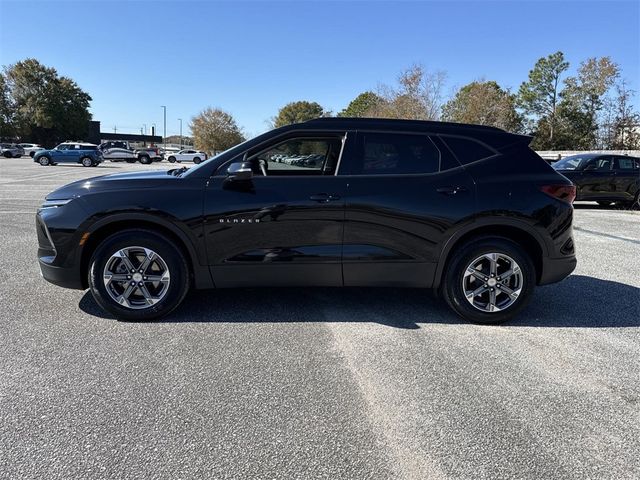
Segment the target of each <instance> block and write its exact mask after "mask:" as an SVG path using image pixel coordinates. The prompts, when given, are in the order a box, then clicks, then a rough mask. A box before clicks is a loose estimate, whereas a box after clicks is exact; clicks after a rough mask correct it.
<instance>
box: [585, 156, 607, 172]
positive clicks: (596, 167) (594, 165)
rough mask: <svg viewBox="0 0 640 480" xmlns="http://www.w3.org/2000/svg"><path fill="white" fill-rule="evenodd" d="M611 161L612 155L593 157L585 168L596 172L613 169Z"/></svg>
mask: <svg viewBox="0 0 640 480" xmlns="http://www.w3.org/2000/svg"><path fill="white" fill-rule="evenodd" d="M611 163H612V162H611V158H610V157H599V158H592V159H591V160H589V161H588V162H587V163H586V165H585V167H584V169H585V170H590V171H596V172H607V171H609V170H611Z"/></svg>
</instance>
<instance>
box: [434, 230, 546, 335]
mask: <svg viewBox="0 0 640 480" xmlns="http://www.w3.org/2000/svg"><path fill="white" fill-rule="evenodd" d="M486 253H499V254H504V255H508V256H509V257H511V258H512V259H513V260H514V261H515V262H516V263H517V264H518V266H519V267H520V270H521V272H522V289H521V291H520V294H519V296H518V297H517V299H516V300H515V301H514V302H513V303H512V304H511V305H510V306H508V307H506V308H505V309H504V310H500V311H496V312H485V311H482V310H480V309H478V308H476V307H475V306H474V305H471V303H470V302H469V301H468V300H467V298H466V297H465V295H464V291H463V278H464V274H465V271H466V269H467V266H469V265H470V264H471V263H472V262H473V261H474V259H477V258H478V257H481V256H482V255H483V254H486ZM498 278H499V277H498ZM535 283H536V272H535V267H534V264H533V261H532V259H531V257H530V256H529V255H528V254H527V253H526V251H525V250H524V249H523V248H522V247H521V246H520V245H518V244H517V243H515V242H513V241H512V240H509V239H507V238H504V237H478V238H474V239H472V240H470V241H468V242H467V243H465V244H464V245H462V246H461V247H460V248H458V249H456V251H455V252H452V254H451V261H450V263H449V264H448V266H447V270H446V272H445V275H444V278H443V282H442V285H441V293H442V296H443V297H444V299H445V301H446V302H447V304H448V305H449V306H450V307H451V308H452V309H453V311H454V312H456V313H457V314H458V315H459V316H461V317H462V318H464V319H465V320H468V321H470V322H473V323H479V324H485V325H491V324H498V323H503V322H506V321H507V320H509V319H511V318H513V317H514V316H516V315H517V314H518V313H519V312H520V311H521V310H522V309H523V308H524V307H526V305H527V303H528V302H529V300H531V295H532V293H533V290H534V288H535Z"/></svg>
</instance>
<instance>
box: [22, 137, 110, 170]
mask: <svg viewBox="0 0 640 480" xmlns="http://www.w3.org/2000/svg"><path fill="white" fill-rule="evenodd" d="M102 160H103V158H102V152H101V151H100V150H99V149H98V146H97V145H94V144H92V143H78V142H65V143H61V144H60V145H58V146H57V147H56V148H54V149H52V150H41V151H39V152H36V153H35V155H34V156H33V161H34V162H36V163H39V164H40V165H42V166H43V167H46V166H48V165H57V164H59V163H79V164H81V165H82V166H84V167H96V166H98V165H99V164H100V163H101V162H102Z"/></svg>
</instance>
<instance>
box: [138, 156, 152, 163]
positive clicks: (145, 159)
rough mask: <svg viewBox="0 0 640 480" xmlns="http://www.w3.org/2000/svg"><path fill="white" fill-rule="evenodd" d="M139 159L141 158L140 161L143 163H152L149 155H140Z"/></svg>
mask: <svg viewBox="0 0 640 480" xmlns="http://www.w3.org/2000/svg"><path fill="white" fill-rule="evenodd" d="M138 160H140V163H141V164H143V165H149V164H150V163H151V158H150V157H149V155H140V156H139V157H138Z"/></svg>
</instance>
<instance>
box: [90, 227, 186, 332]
mask: <svg viewBox="0 0 640 480" xmlns="http://www.w3.org/2000/svg"><path fill="white" fill-rule="evenodd" d="M89 286H90V288H91V293H92V295H93V297H94V299H95V300H96V302H97V303H98V304H99V305H100V306H101V307H102V308H104V309H105V310H107V311H109V312H111V313H112V314H113V315H114V316H115V317H116V318H118V319H122V320H152V319H154V318H159V317H162V316H164V315H167V314H168V313H170V312H171V311H173V310H174V309H175V308H176V307H177V306H178V305H180V303H181V302H182V300H183V299H184V297H185V295H186V294H187V292H188V290H189V268H188V266H187V262H186V260H185V258H184V256H183V255H182V254H181V253H180V250H179V249H178V248H177V247H176V246H175V245H174V243H173V242H171V241H170V240H169V239H167V238H166V237H165V236H163V235H160V234H158V233H156V232H153V231H149V230H125V231H122V232H119V233H116V234H114V235H112V236H110V237H108V238H107V239H106V240H104V241H103V242H102V243H101V244H100V245H99V246H98V248H97V249H96V251H95V252H94V254H93V256H92V258H91V262H90V269H89Z"/></svg>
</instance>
